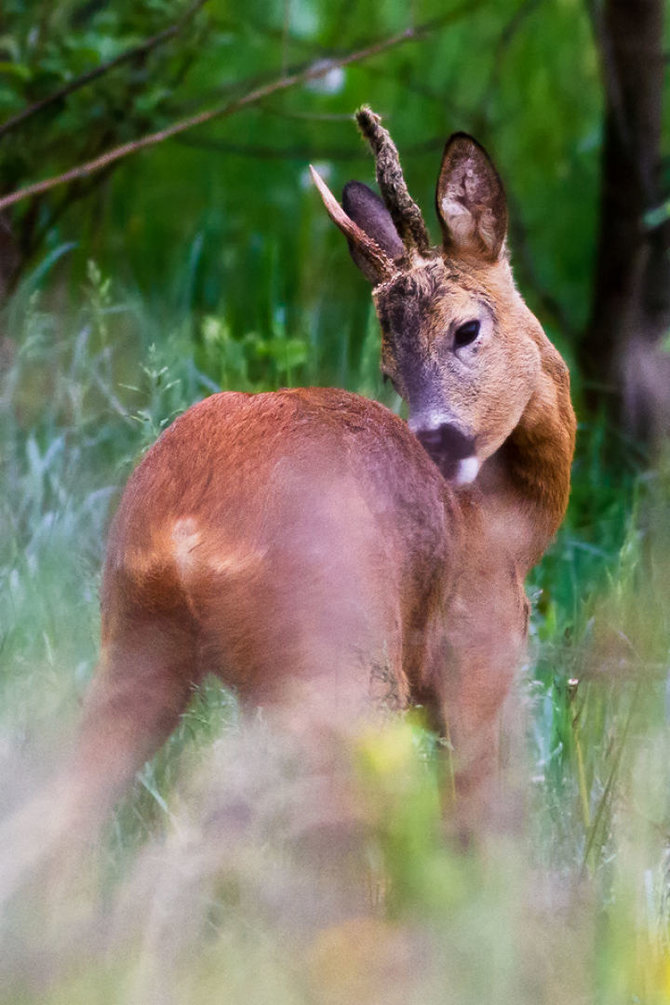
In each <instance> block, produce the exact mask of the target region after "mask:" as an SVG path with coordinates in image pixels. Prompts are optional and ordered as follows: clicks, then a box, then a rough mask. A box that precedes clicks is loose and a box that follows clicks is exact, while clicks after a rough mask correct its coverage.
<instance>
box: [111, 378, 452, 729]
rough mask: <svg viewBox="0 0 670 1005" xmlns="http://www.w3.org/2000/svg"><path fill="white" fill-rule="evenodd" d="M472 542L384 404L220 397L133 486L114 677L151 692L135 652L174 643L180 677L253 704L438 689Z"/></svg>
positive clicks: (182, 425) (286, 396) (119, 578)
mask: <svg viewBox="0 0 670 1005" xmlns="http://www.w3.org/2000/svg"><path fill="white" fill-rule="evenodd" d="M417 486H420V497H421V506H418V505H417ZM447 527H449V528H450V532H447ZM457 539H458V507H457V505H456V503H455V500H454V496H453V492H452V490H451V489H450V487H449V485H448V484H447V482H446V481H445V480H444V479H443V478H442V476H441V475H440V473H439V471H438V469H437V468H436V467H435V465H434V464H433V462H432V461H431V460H430V458H429V457H428V455H427V454H426V453H425V451H424V449H423V448H422V447H421V445H420V444H419V442H418V441H417V440H416V438H415V437H414V436H413V435H412V434H411V433H410V431H409V430H408V428H407V426H406V424H405V423H404V422H402V421H401V420H400V419H399V418H398V417H397V416H395V415H393V413H391V412H390V411H389V410H388V409H386V408H385V407H384V406H382V405H380V404H378V403H376V402H373V401H369V400H367V399H365V398H362V397H360V396H357V395H354V394H349V393H347V392H344V391H338V390H333V389H326V388H309V389H300V390H291V391H279V392H276V393H268V394H259V395H246V394H238V393H222V394H217V395H214V396H212V397H210V398H208V399H206V400H205V401H202V402H200V403H199V404H197V405H195V406H193V407H192V408H190V409H189V410H188V411H187V412H186V413H185V414H184V415H182V416H181V417H180V418H178V419H177V420H176V421H175V422H174V423H173V424H172V426H170V427H169V429H168V430H166V432H165V433H164V434H163V435H162V437H161V438H160V439H159V440H158V442H157V443H156V444H155V445H154V446H153V448H152V449H151V450H150V451H149V453H148V454H147V456H146V457H145V459H144V461H143V462H142V464H140V466H139V467H138V468H137V470H136V471H135V473H134V474H133V476H132V478H131V480H130V482H129V484H128V486H127V489H126V492H125V494H124V496H123V499H122V501H121V505H120V508H119V510H118V513H117V515H116V518H115V520H114V523H113V525H112V529H111V533H110V540H109V547H108V556H107V562H106V566H105V572H104V579H103V604H102V607H103V629H102V643H103V645H102V660H101V662H102V668H103V671H104V670H105V667H106V666H107V667H108V673H109V674H112V673H113V676H114V679H115V687H118V683H116V682H117V680H118V675H119V674H120V673H123V672H124V671H123V666H124V664H126V663H127V664H128V671H127V672H129V673H131V674H132V676H133V680H134V686H135V687H137V686H141V681H140V680H138V676H137V675H138V672H139V673H141V672H142V669H141V668H140V669H139V671H138V669H137V668H136V661H135V660H132V659H130V657H129V654H127V652H126V650H127V649H128V647H129V646H130V647H132V648H134V649H135V650H136V651H137V650H141V651H143V652H147V651H153V652H155V653H157V654H158V652H160V651H162V650H164V648H165V646H166V645H167V648H168V649H169V653H170V660H171V662H174V661H175V660H176V659H177V657H178V658H179V661H180V662H181V665H182V666H183V667H184V670H186V668H187V667H188V671H187V672H186V673H183V671H182V672H180V673H179V674H177V673H176V672H175V673H174V674H173V675H172V679H173V681H174V684H175V687H177V686H178V685H179V684H180V683H183V682H185V683H186V684H187V685H189V684H192V683H195V682H197V681H199V680H200V679H202V677H203V676H204V675H205V674H207V673H208V672H213V673H216V674H218V675H220V676H221V678H222V679H223V680H224V682H225V683H226V684H227V685H229V686H231V687H233V688H235V690H236V691H237V692H238V694H239V695H240V697H241V699H242V700H243V701H245V702H248V703H250V704H263V703H265V702H271V703H277V702H281V701H282V700H284V699H286V700H294V698H295V697H296V695H295V694H294V692H295V691H296V689H297V690H298V691H300V690H303V691H305V692H308V691H312V692H313V693H312V694H311V697H310V700H311V701H312V702H315V701H319V699H322V701H323V707H324V710H325V709H326V708H327V709H329V710H330V712H331V713H332V714H338V713H342V714H343V715H346V716H351V715H356V714H361V713H363V712H364V711H365V710H366V708H369V706H370V703H372V704H375V703H382V704H384V705H385V706H387V707H388V706H390V707H391V708H396V709H397V708H403V707H405V706H406V705H407V704H408V702H410V701H412V700H419V699H418V696H420V695H421V696H423V695H424V693H425V692H427V691H428V690H429V688H430V687H431V685H432V686H435V685H436V682H434V681H431V680H430V672H429V670H428V669H427V668H429V667H430V666H431V664H434V663H435V660H436V659H437V658H438V654H437V653H436V654H435V655H434V656H433V657H432V658H428V651H429V650H430V648H431V647H435V646H437V647H438V648H440V647H441V648H442V649H443V647H444V642H443V640H442V641H440V639H439V638H438V636H440V635H443V634H444V623H445V614H446V608H447V604H448V601H449V592H450V591H449V585H450V583H449V577H448V576H446V577H445V570H448V569H450V568H452V569H455V568H457V567H458V564H459V562H458V555H457V551H458V540H457ZM143 636H145V637H144V638H143ZM161 636H163V637H164V639H165V642H163V641H162V639H161ZM440 656H442V657H443V656H444V653H443V652H441V653H440ZM144 662H146V658H144ZM112 664H113V667H112ZM156 664H157V665H156V666H155V668H150V669H149V670H148V675H149V677H151V676H154V675H156V679H158V676H159V675H162V674H164V673H165V670H164V668H163V667H162V666H160V665H159V664H160V657H159V656H158V655H157V657H156ZM105 676H107V674H105ZM182 676H183V681H180V678H182ZM176 697H177V696H176V695H175V698H176ZM158 739H159V737H156V740H158Z"/></svg>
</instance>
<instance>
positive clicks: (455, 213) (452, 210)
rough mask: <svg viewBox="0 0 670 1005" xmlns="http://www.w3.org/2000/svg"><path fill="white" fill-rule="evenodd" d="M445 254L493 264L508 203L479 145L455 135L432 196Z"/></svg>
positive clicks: (464, 135) (499, 248)
mask: <svg viewBox="0 0 670 1005" xmlns="http://www.w3.org/2000/svg"><path fill="white" fill-rule="evenodd" d="M435 201H436V204H437V215H438V218H439V221H440V226H441V227H442V235H443V238H444V250H445V252H446V253H447V254H449V255H456V256H458V255H467V256H468V257H475V258H484V259H485V260H486V261H488V262H495V261H496V260H497V259H498V258H499V257H500V254H501V252H502V249H503V245H504V243H505V237H506V235H507V200H506V199H505V192H504V190H503V186H502V182H501V180H500V178H499V176H498V172H497V171H496V169H495V168H494V166H493V164H492V162H491V160H490V158H489V156H488V154H487V153H486V151H485V150H484V148H483V147H481V146H480V145H479V143H477V141H476V140H474V139H473V138H472V137H471V136H468V135H467V133H454V135H453V136H452V137H451V138H450V139H449V140H448V141H447V145H446V147H445V148H444V154H443V156H442V167H441V168H440V177H439V178H438V181H437V193H436V199H435Z"/></svg>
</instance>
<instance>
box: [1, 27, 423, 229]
mask: <svg viewBox="0 0 670 1005" xmlns="http://www.w3.org/2000/svg"><path fill="white" fill-rule="evenodd" d="M426 31H427V29H425V28H421V27H419V28H416V29H413V28H408V29H406V30H405V31H403V32H400V33H399V34H398V35H393V36H391V37H390V38H387V39H383V40H381V41H378V42H375V43H372V44H371V45H368V46H366V47H365V48H363V49H359V50H357V51H356V52H352V53H349V54H348V55H346V56H342V57H339V58H335V59H319V60H317V61H316V62H312V63H309V64H308V65H307V67H305V68H304V69H302V70H297V71H295V72H293V73H290V74H288V75H285V76H282V77H279V78H278V79H275V80H273V81H271V82H270V83H268V84H264V85H262V86H261V87H257V88H255V89H254V90H252V91H249V93H248V94H245V95H243V96H242V97H241V98H238V99H235V100H233V101H226V102H223V103H221V104H218V105H215V106H214V107H213V108H209V109H206V110H205V111H203V112H199V113H198V114H197V115H192V116H190V117H189V118H186V119H181V120H179V121H178V122H173V123H172V125H170V126H166V128H165V129H160V130H158V132H155V133H149V134H147V135H146V136H142V137H140V138H139V139H137V140H131V141H130V142H128V143H124V144H122V145H121V146H119V147H115V148H114V149H112V150H108V151H107V153H105V154H102V155H101V156H100V157H96V158H94V159H93V160H90V161H87V162H86V163H85V164H79V165H78V166H77V167H74V168H71V169H70V170H69V171H65V172H64V173H63V174H61V175H57V176H56V177H53V178H47V179H45V180H44V181H39V182H35V183H34V184H32V185H26V186H25V187H24V188H21V189H18V190H17V191H15V192H11V193H9V194H8V195H5V196H3V197H2V198H0V212H2V210H4V209H7V207H8V206H13V205H14V204H15V203H17V202H20V201H21V200H23V199H28V198H30V197H31V196H35V195H40V194H41V193H42V192H47V191H49V189H52V188H55V187H56V186H57V185H64V184H66V183H67V182H71V181H74V180H76V179H78V178H87V177H88V176H89V175H91V174H93V173H94V172H96V171H99V170H100V169H101V168H105V167H108V166H109V165H110V164H113V163H114V162H115V161H118V160H121V159H122V158H123V157H128V156H129V155H130V154H134V153H137V152H138V151H140V150H144V149H146V148H147V147H151V146H155V145H156V144H158V143H162V142H163V141H164V140H167V139H170V138H171V137H172V136H177V135H178V134H179V133H183V132H186V130H187V129H193V128H194V127H195V126H200V125H203V124H204V123H205V122H211V121H212V119H217V118H225V117H227V116H229V115H232V114H233V113H234V112H237V111H239V110H240V109H242V108H246V107H248V106H249V105H254V104H258V103H259V102H260V101H263V100H264V99H265V98H268V97H270V96H271V95H273V94H277V93H279V92H280V91H286V90H288V89H289V88H290V87H294V86H295V85H296V84H302V83H304V82H305V81H308V80H317V79H318V78H319V77H323V76H325V75H326V74H327V73H329V72H330V71H331V70H332V69H334V68H335V67H339V66H348V65H349V64H351V63H356V62H360V61H361V60H363V59H368V58H369V57H371V56H376V55H378V54H379V53H381V52H385V51H386V50H387V49H390V48H392V47H394V46H396V45H401V44H402V43H404V42H417V41H420V40H421V37H422V36H423V35H424V34H426Z"/></svg>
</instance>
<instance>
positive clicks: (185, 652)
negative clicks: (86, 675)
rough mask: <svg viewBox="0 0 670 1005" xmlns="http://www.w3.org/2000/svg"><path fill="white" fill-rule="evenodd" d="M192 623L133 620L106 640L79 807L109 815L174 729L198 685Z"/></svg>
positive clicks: (79, 778) (80, 765)
mask: <svg viewBox="0 0 670 1005" xmlns="http://www.w3.org/2000/svg"><path fill="white" fill-rule="evenodd" d="M196 669H197V651H196V638H195V631H194V628H193V625H192V623H191V622H190V621H189V619H188V618H187V617H183V618H182V619H180V618H178V617H176V616H175V615H174V613H172V614H170V616H167V615H165V616H153V617H149V616H147V617H146V618H144V619H139V618H138V619H130V618H128V619H125V620H124V621H123V622H122V623H121V626H120V628H119V629H117V630H116V631H115V632H114V633H113V634H112V636H111V637H110V638H109V639H107V640H105V643H104V645H103V649H102V655H101V660H100V664H99V666H98V670H97V673H96V676H95V678H94V680H93V683H92V685H91V688H90V691H89V693H88V696H87V698H86V701H85V706H84V717H83V723H82V726H81V730H80V735H79V739H78V742H77V747H76V751H75V756H74V765H73V771H72V774H71V785H72V792H73V795H74V798H75V801H76V803H77V804H78V809H80V810H81V811H84V812H86V813H90V814H91V815H93V816H95V817H101V816H103V815H104V813H105V812H106V811H107V810H108V809H109V808H110V807H111V805H112V803H113V801H114V800H115V799H116V798H117V797H118V795H119V794H120V793H121V792H122V791H123V789H124V788H125V786H126V785H127V784H128V783H129V782H130V781H131V779H132V777H133V775H134V773H135V772H136V771H137V770H138V769H139V768H140V767H141V766H142V764H144V762H145V761H146V760H147V759H148V758H150V757H151V756H152V755H153V754H154V753H155V752H156V751H157V750H158V748H159V747H160V746H161V744H162V743H163V742H164V741H165V740H166V739H167V737H168V736H169V735H170V733H171V732H172V731H173V729H174V728H175V726H176V725H177V722H178V720H179V717H180V715H181V714H182V712H183V711H184V709H185V708H186V705H187V703H188V700H189V697H190V694H191V691H192V686H193V684H194V683H195V682H196Z"/></svg>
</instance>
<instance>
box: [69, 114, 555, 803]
mask: <svg viewBox="0 0 670 1005" xmlns="http://www.w3.org/2000/svg"><path fill="white" fill-rule="evenodd" d="M359 124H360V125H361V128H362V130H363V132H364V134H365V135H366V136H367V138H368V139H369V140H370V143H371V145H372V147H373V149H374V150H375V153H376V154H377V165H378V179H379V182H380V187H381V189H382V193H383V195H384V200H385V204H384V203H382V201H381V200H380V199H379V198H378V197H377V196H375V195H374V194H373V193H372V192H371V191H370V190H369V189H367V188H366V187H365V186H362V185H359V184H358V183H353V184H352V185H351V186H348V189H347V190H345V198H344V209H342V208H341V207H340V206H339V205H338V203H337V202H336V201H335V200H334V198H333V197H332V195H330V193H329V192H328V191H327V189H326V188H325V186H324V185H323V183H322V182H320V181H319V180H318V179H317V184H319V188H320V190H321V192H322V195H323V198H324V202H325V204H326V208H327V210H328V212H329V214H330V215H331V217H332V218H333V219H334V220H335V222H336V223H337V225H338V226H339V227H340V228H341V229H342V230H343V231H344V232H345V234H346V236H347V238H348V240H349V243H350V248H351V251H352V255H353V257H354V259H355V261H356V262H357V264H358V265H359V266H360V267H361V269H362V270H363V272H364V273H365V275H366V276H367V277H368V278H369V279H370V280H371V281H372V282H373V284H374V292H373V298H374V301H375V306H376V309H377V314H378V316H379V320H380V324H381V328H382V370H383V372H384V373H385V374H386V375H387V376H388V377H389V378H390V379H391V380H392V381H393V382H394V384H395V386H396V388H397V390H398V392H399V393H400V394H401V395H402V397H403V398H405V400H406V401H407V403H408V406H409V423H408V424H406V423H404V422H403V421H402V420H401V419H399V418H398V417H397V416H395V415H394V414H393V413H391V412H390V411H389V410H388V409H386V408H385V407H384V406H382V405H379V404H377V403H375V402H372V401H368V400H366V399H364V398H361V397H359V396H357V395H353V394H349V393H347V392H344V391H338V390H332V389H323V388H307V389H298V390H287V391H278V392H276V393H269V394H260V395H247V394H235V393H224V394H218V395H214V396H212V397H211V398H208V399H206V400H205V401H202V402H200V403H199V404H197V405H195V406H193V407H192V408H191V409H189V410H188V411H187V412H186V413H185V414H184V415H182V416H181V417H180V418H178V419H177V420H176V421H175V422H174V423H173V424H172V426H171V427H170V428H169V429H168V430H167V431H166V432H165V433H164V434H163V435H162V436H161V438H160V439H159V440H158V442H157V443H156V444H155V445H154V447H153V448H152V449H151V450H150V451H149V453H148V454H147V455H146V457H145V458H144V460H143V461H142V463H141V464H140V465H139V467H138V468H137V470H136V471H135V473H134V474H133V476H132V477H131V479H130V481H129V483H128V486H127V488H126V490H125V493H124V496H123V499H122V501H121V504H120V507H119V510H118V513H117V515H116V518H115V520H114V523H113V526H112V530H111V533H110V541H109V548H108V555H107V562H106V566H105V572H104V581H103V590H102V612H103V622H102V649H101V659H100V667H99V672H98V674H97V677H96V680H95V681H94V684H93V686H92V689H91V693H90V695H89V697H88V700H87V704H86V711H85V717H84V726H83V729H82V735H81V738H80V743H79V751H78V755H77V777H78V778H79V780H80V781H81V783H82V785H83V787H84V790H85V791H88V792H90V793H92V794H93V795H92V796H91V798H95V799H98V800H99V801H100V802H103V801H106V800H109V799H111V798H112V797H113V796H114V795H115V794H116V792H117V791H118V790H119V788H121V787H122V785H123V784H124V783H126V782H127V780H128V779H129V777H131V776H132V773H133V772H134V771H135V770H136V769H137V768H138V767H139V766H140V765H141V763H142V762H143V761H144V760H145V759H146V758H147V757H149V756H150V755H151V754H152V753H153V752H154V750H155V749H156V748H157V746H158V745H159V744H160V743H161V742H162V741H163V740H164V739H165V737H166V736H167V735H168V734H169V732H170V731H171V730H172V729H173V728H174V726H175V724H176V722H177V720H178V717H179V715H180V714H181V712H182V711H183V709H184V707H185V705H186V703H187V701H188V698H189V696H190V692H191V688H192V686H193V684H195V683H197V682H198V681H199V680H200V679H202V676H203V675H204V674H206V673H209V672H213V673H216V674H218V675H220V677H221V678H222V680H223V681H224V682H225V683H226V684H228V685H230V686H232V687H234V688H235V689H236V690H237V692H238V694H239V695H240V697H241V699H242V701H243V702H244V703H245V704H247V705H250V706H255V705H258V704H260V705H263V706H264V707H266V708H272V709H275V710H277V712H278V714H282V715H284V716H285V717H286V718H287V720H290V721H293V722H295V721H298V720H300V721H301V722H305V721H307V722H312V723H323V722H332V723H348V722H352V721H355V720H357V719H358V718H359V717H360V716H362V715H365V714H368V713H369V711H370V710H371V709H374V708H377V707H379V706H380V705H381V706H383V707H385V708H392V709H402V708H405V707H407V705H409V704H411V703H418V704H421V705H423V706H424V707H425V708H426V710H427V713H428V716H429V718H430V721H431V723H432V724H433V726H434V727H435V728H436V729H437V730H438V731H439V732H440V733H441V734H443V735H449V737H450V738H451V740H452V742H453V745H454V748H455V752H456V759H457V769H458V774H457V778H458V784H459V787H460V788H461V790H462V791H463V792H467V791H468V790H470V789H473V788H476V787H477V786H478V785H479V784H480V783H481V781H482V779H484V778H486V777H489V776H490V773H491V762H492V760H493V759H494V757H495V735H496V730H497V722H498V715H499V712H500V709H501V706H502V703H503V701H504V698H505V696H506V694H507V692H508V690H509V686H510V683H511V681H512V679H513V676H514V672H515V669H516V666H517V664H518V661H519V657H520V653H521V651H522V648H523V642H524V638H525V634H526V627H527V616H528V615H527V601H526V598H525V594H524V589H523V580H524V577H525V575H526V573H527V571H528V569H529V568H530V567H531V566H532V565H533V564H534V563H535V562H536V561H537V560H538V558H539V557H540V555H541V554H542V552H543V551H544V549H545V548H546V545H547V542H548V541H549V539H550V538H551V536H552V535H553V534H554V532H555V530H556V528H557V526H558V524H559V523H560V520H561V518H562V515H563V512H564V510H565V506H566V503H567V495H568V489H569V469H570V462H571V457H572V450H573V444H574V415H573V413H572V408H571V405H570V399H569V386H568V375H567V370H566V367H565V365H564V363H563V361H562V360H561V358H560V356H559V355H558V353H557V352H556V350H555V349H554V348H553V347H552V346H551V344H550V343H549V341H548V340H547V338H546V336H545V335H544V332H543V331H542V329H541V327H540V325H539V323H538V322H537V320H536V319H535V318H534V317H533V315H532V314H531V312H530V311H529V310H528V308H527V307H526V305H525V304H524V302H523V300H522V299H521V297H520V295H519V294H518V292H517V291H516V289H515V287H514V284H513V281H512V276H511V271H510V268H509V264H508V261H507V256H506V254H505V251H504V238H505V231H506V222H507V217H506V208H505V203H504V197H503V195H502V188H501V186H500V183H499V180H498V178H497V175H496V174H495V170H494V169H493V167H492V165H491V164H490V161H488V158H487V157H486V155H485V154H484V152H483V151H482V150H481V148H479V147H477V145H476V144H475V143H474V141H472V140H470V139H469V137H463V136H461V135H457V136H456V137H455V138H454V139H453V140H452V141H451V142H450V144H448V145H447V149H446V151H445V156H444V159H443V164H442V170H441V173H440V180H439V182H438V216H439V219H440V223H441V226H442V230H443V235H444V244H443V247H442V249H440V250H436V249H431V248H430V246H429V242H428V238H427V233H426V232H425V227H424V226H423V221H422V220H421V216H420V213H419V211H418V208H417V207H416V206H415V205H414V204H413V203H412V202H411V199H409V195H408V193H407V192H406V188H404V181H403V180H402V174H401V172H400V168H399V163H398V162H397V152H396V151H395V148H394V147H393V145H392V143H391V141H390V138H389V137H388V134H387V133H386V131H385V130H383V129H382V128H381V125H380V124H379V120H378V118H377V117H376V116H374V115H373V114H372V113H371V112H369V110H362V111H361V112H360V113H359Z"/></svg>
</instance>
